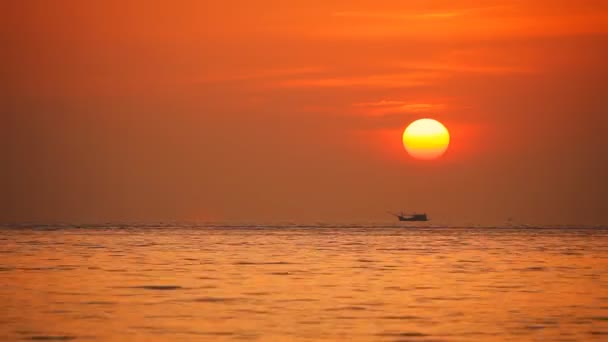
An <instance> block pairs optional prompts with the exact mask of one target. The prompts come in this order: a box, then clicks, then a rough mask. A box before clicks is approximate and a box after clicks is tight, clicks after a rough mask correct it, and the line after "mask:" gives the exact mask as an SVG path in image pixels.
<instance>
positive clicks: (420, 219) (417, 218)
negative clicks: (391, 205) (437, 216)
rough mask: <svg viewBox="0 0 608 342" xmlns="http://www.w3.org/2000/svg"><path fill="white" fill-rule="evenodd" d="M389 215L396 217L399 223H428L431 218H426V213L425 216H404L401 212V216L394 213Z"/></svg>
mask: <svg viewBox="0 0 608 342" xmlns="http://www.w3.org/2000/svg"><path fill="white" fill-rule="evenodd" d="M389 214H391V215H393V216H396V217H397V218H398V219H399V221H409V222H423V221H428V220H429V218H428V217H427V216H426V213H424V214H404V213H403V212H401V213H400V214H394V213H390V212H389Z"/></svg>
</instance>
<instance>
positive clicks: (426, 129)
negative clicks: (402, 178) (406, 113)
mask: <svg viewBox="0 0 608 342" xmlns="http://www.w3.org/2000/svg"><path fill="white" fill-rule="evenodd" d="M449 144H450V133H449V132H448V129H447V128H445V126H444V125H443V124H442V123H441V122H439V121H437V120H433V119H420V120H416V121H414V122H412V123H411V124H410V125H409V126H407V128H406V129H405V131H404V132H403V146H404V147H405V150H406V151H407V153H409V155H410V156H412V157H414V158H416V159H422V160H432V159H437V158H439V157H441V156H442V155H443V154H444V153H445V151H446V150H447V149H448V145H449Z"/></svg>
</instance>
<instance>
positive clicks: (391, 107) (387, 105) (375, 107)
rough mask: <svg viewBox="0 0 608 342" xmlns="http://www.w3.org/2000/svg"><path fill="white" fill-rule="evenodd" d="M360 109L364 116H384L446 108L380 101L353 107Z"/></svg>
mask: <svg viewBox="0 0 608 342" xmlns="http://www.w3.org/2000/svg"><path fill="white" fill-rule="evenodd" d="M353 106H354V107H356V108H360V109H362V110H363V111H364V112H365V113H366V114H371V115H385V114H396V113H429V112H435V113H436V112H439V111H443V110H444V109H445V108H446V105H445V104H432V103H411V102H406V101H396V100H380V101H375V102H361V103H355V104H354V105H353Z"/></svg>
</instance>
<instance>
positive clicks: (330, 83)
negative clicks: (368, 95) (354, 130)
mask: <svg viewBox="0 0 608 342" xmlns="http://www.w3.org/2000/svg"><path fill="white" fill-rule="evenodd" d="M442 76H443V75H442V74H441V73H437V72H427V71H412V72H401V73H386V74H372V75H362V76H331V75H328V76H326V77H316V78H292V79H286V80H282V81H279V82H278V83H277V86H279V87H284V88H309V87H311V88H342V87H364V88H365V87H370V88H407V87H418V86H425V85H429V84H432V83H433V82H434V81H436V80H437V79H439V78H441V77H442Z"/></svg>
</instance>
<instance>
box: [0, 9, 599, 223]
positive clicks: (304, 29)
mask: <svg viewBox="0 0 608 342" xmlns="http://www.w3.org/2000/svg"><path fill="white" fill-rule="evenodd" d="M0 7H1V8H0V13H2V14H1V16H3V18H2V20H0V44H1V51H3V52H2V54H3V57H2V62H1V65H0V72H1V73H2V75H3V76H2V78H1V80H0V85H1V87H2V96H0V110H1V112H2V113H1V118H2V119H1V120H2V121H0V130H1V131H0V136H1V139H2V144H1V149H2V151H0V152H1V153H2V168H1V170H0V186H1V188H2V189H3V190H2V191H1V193H2V196H1V197H0V200H1V201H2V202H1V203H0V210H1V212H0V222H96V223H97V222H110V221H111V222H114V221H126V222H131V221H138V222H140V221H145V222H156V221H219V222H368V221H391V220H393V219H394V218H391V217H390V216H388V215H387V214H386V211H387V210H391V211H400V210H405V211H418V212H426V213H427V214H428V215H429V217H430V218H431V219H432V220H433V221H432V222H436V223H446V224H455V225H459V224H504V223H506V222H512V223H525V224H608V201H607V200H606V198H607V197H608V180H606V176H607V175H608V153H607V151H608V142H607V140H606V137H605V136H604V134H606V132H607V130H608V119H607V114H608V102H606V100H607V99H608V82H607V81H606V80H608V63H606V61H607V60H608V2H606V1H603V0H596V1H591V0H576V1H575V0H571V1H570V0H568V1H566V0H536V1H527V0H526V1H523V0H522V1H519V0H488V1H472V0H450V1H447V0H425V1H422V0H411V1H403V0H400V1H396V0H373V1H371V0H370V1H368V0H362V1H357V2H354V1H336V0H307V1H299V0H293V1H283V0H280V1H279V0H259V1H245V0H226V1H204V0H201V1H194V0H193V1H186V0H179V1H124V0H120V1H118V0H104V1H79V0H73V1H72V0H70V1H67V0H66V1H63V0H57V1H44V0H30V1H12V2H8V1H7V2H3V3H2V5H0ZM427 117H428V118H434V119H437V120H439V121H441V122H442V123H443V124H444V125H445V126H446V127H447V128H448V129H449V131H450V134H451V144H450V147H449V149H448V151H447V152H446V154H445V155H444V156H443V157H442V158H440V159H438V160H434V161H421V160H415V159H412V158H411V157H409V156H408V154H407V153H406V152H405V150H404V148H403V145H402V142H401V134H402V133H403V130H404V129H405V127H406V126H407V125H408V124H409V123H410V122H411V121H413V120H415V119H419V118H427Z"/></svg>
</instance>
